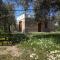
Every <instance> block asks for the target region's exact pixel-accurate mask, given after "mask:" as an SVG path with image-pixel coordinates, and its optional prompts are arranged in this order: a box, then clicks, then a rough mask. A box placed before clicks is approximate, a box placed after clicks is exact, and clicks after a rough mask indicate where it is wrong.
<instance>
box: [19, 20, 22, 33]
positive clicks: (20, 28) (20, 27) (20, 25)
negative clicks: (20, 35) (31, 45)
mask: <svg viewBox="0 0 60 60" xmlns="http://www.w3.org/2000/svg"><path fill="white" fill-rule="evenodd" d="M19 31H20V32H22V21H20V22H19Z"/></svg>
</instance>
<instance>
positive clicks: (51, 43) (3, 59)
mask: <svg viewBox="0 0 60 60" xmlns="http://www.w3.org/2000/svg"><path fill="white" fill-rule="evenodd" d="M47 34H48V33H47ZM53 34H56V33H53ZM27 36H28V39H25V40H24V41H21V42H20V43H18V44H16V46H17V48H18V49H19V54H20V56H19V57H16V56H15V57H13V56H11V55H10V54H7V55H1V56H0V60H49V59H50V60H54V59H55V60H60V57H59V56H60V34H59V33H57V34H56V35H55V36H54V35H53V36H51V35H49V34H48V35H47V36H48V37H47V36H41V34H40V33H36V34H35V33H32V34H31V35H27ZM5 50H6V49H5Z"/></svg>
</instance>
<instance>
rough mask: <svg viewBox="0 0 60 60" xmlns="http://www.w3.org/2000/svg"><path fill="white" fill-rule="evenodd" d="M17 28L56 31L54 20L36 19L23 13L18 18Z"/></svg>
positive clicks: (23, 30) (34, 30) (26, 30)
mask: <svg viewBox="0 0 60 60" xmlns="http://www.w3.org/2000/svg"><path fill="white" fill-rule="evenodd" d="M17 20H18V22H17V30H18V31H19V32H50V31H54V21H50V20H47V21H45V20H44V19H42V20H41V21H38V22H37V21H35V20H34V18H33V17H31V16H27V15H26V14H22V15H20V16H19V17H18V18H17Z"/></svg>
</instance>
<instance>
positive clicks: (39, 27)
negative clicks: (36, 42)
mask: <svg viewBox="0 0 60 60" xmlns="http://www.w3.org/2000/svg"><path fill="white" fill-rule="evenodd" d="M41 24H42V23H38V32H41Z"/></svg>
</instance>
